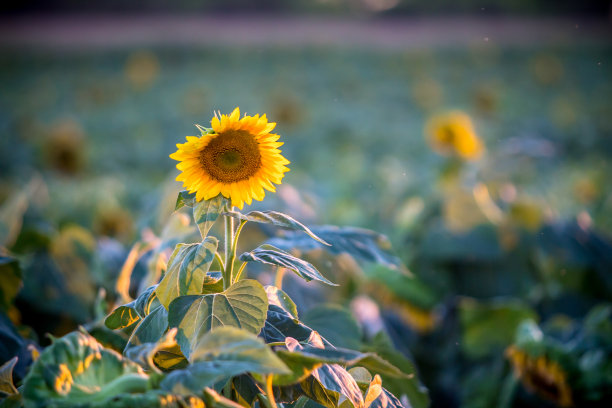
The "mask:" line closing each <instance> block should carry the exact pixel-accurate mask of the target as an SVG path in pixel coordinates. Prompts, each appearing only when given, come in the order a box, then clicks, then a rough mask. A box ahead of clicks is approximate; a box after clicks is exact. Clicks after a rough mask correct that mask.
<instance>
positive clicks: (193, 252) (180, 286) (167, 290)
mask: <svg viewBox="0 0 612 408" xmlns="http://www.w3.org/2000/svg"><path fill="white" fill-rule="evenodd" d="M217 245H218V241H217V238H215V237H206V238H204V241H202V242H200V243H199V244H178V245H177V246H176V249H175V250H174V252H173V253H172V256H171V257H170V260H169V261H168V269H167V270H166V274H165V275H164V278H163V279H162V280H161V282H159V285H158V286H157V289H156V290H155V293H156V294H157V298H158V299H159V301H160V302H161V304H162V305H164V306H165V307H166V308H168V306H169V305H170V302H172V301H173V300H174V299H176V298H177V297H179V296H185V295H199V294H201V293H202V286H203V284H204V280H205V277H206V273H207V272H208V270H209V268H210V265H211V264H212V262H213V260H214V259H215V252H217Z"/></svg>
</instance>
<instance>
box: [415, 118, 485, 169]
mask: <svg viewBox="0 0 612 408" xmlns="http://www.w3.org/2000/svg"><path fill="white" fill-rule="evenodd" d="M425 133H426V136H427V140H428V141H429V144H430V145H431V147H432V149H433V150H434V151H436V152H438V153H440V154H442V155H446V156H455V157H459V158H461V159H465V160H477V159H479V158H480V157H481V156H482V154H483V153H484V150H485V149H484V145H483V143H482V141H481V140H480V137H478V135H477V134H476V132H475V131H474V126H473V125H472V120H471V119H470V117H469V116H468V115H467V114H465V113H463V112H460V111H451V112H447V113H443V114H440V115H436V116H433V117H432V118H430V119H429V120H428V121H427V124H426V125H425Z"/></svg>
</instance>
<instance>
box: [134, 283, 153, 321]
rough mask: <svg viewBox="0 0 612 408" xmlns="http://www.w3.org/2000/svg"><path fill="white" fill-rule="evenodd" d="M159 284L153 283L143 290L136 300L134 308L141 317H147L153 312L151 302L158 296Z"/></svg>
mask: <svg viewBox="0 0 612 408" xmlns="http://www.w3.org/2000/svg"><path fill="white" fill-rule="evenodd" d="M156 290H157V285H151V286H149V287H148V288H146V289H145V290H143V291H142V293H141V294H140V295H138V297H137V298H136V300H134V308H135V309H136V312H137V313H138V314H139V315H140V317H145V316H146V315H148V314H149V313H150V312H151V304H152V303H153V300H154V299H155V297H156V294H155V292H156Z"/></svg>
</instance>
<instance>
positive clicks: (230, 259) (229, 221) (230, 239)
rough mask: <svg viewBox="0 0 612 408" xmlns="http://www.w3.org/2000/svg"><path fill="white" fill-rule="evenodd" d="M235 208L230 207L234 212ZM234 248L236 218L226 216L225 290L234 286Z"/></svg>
mask: <svg viewBox="0 0 612 408" xmlns="http://www.w3.org/2000/svg"><path fill="white" fill-rule="evenodd" d="M233 209H234V207H230V211H233ZM232 249H233V250H234V251H235V247H234V217H230V216H229V215H226V216H225V265H224V268H223V289H224V290H225V289H227V288H229V287H230V286H231V284H232V272H233V271H232V270H233V269H234V257H235V256H236V253H235V252H234V253H232Z"/></svg>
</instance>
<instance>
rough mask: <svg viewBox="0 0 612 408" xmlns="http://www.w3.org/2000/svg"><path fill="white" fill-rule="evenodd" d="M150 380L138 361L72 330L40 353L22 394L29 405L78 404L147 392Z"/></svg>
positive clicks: (26, 379)
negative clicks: (125, 357) (130, 359)
mask: <svg viewBox="0 0 612 408" xmlns="http://www.w3.org/2000/svg"><path fill="white" fill-rule="evenodd" d="M148 382H149V379H148V376H147V375H145V374H144V373H143V371H142V369H141V368H140V366H138V365H137V364H136V363H133V362H131V361H129V360H127V359H124V358H122V356H121V355H120V354H118V353H116V352H114V351H112V350H108V349H106V348H104V347H102V346H101V345H100V344H99V343H98V342H97V341H96V340H95V339H94V338H93V337H91V336H89V335H87V334H85V333H80V332H72V333H70V334H67V335H66V336H64V337H62V338H60V339H56V340H55V341H54V342H53V344H52V345H51V346H49V347H47V348H46V349H45V350H44V351H43V352H42V353H41V354H40V357H39V358H38V359H37V360H36V361H35V362H34V364H33V365H32V368H31V369H30V372H29V373H28V375H27V376H26V378H25V380H24V384H23V388H22V395H23V397H24V402H25V405H26V406H27V407H53V406H78V405H79V404H84V403H88V404H92V403H95V402H102V401H107V400H109V399H110V398H112V397H114V396H116V395H119V394H122V393H126V392H144V391H146V389H147V388H148V387H149V384H148Z"/></svg>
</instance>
